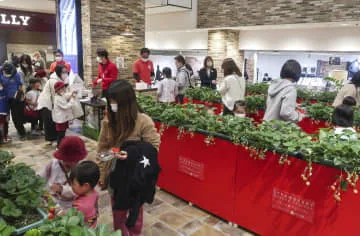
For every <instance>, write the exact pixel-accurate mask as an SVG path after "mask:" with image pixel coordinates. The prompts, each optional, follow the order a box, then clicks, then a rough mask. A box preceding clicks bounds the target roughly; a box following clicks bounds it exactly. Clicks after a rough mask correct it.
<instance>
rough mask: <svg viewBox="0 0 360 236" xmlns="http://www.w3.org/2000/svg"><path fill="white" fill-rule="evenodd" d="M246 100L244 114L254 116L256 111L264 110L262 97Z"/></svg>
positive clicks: (264, 102)
mask: <svg viewBox="0 0 360 236" xmlns="http://www.w3.org/2000/svg"><path fill="white" fill-rule="evenodd" d="M245 100H246V113H247V114H254V113H257V112H258V110H265V107H266V97H265V96H264V95H254V96H247V97H246V98H245Z"/></svg>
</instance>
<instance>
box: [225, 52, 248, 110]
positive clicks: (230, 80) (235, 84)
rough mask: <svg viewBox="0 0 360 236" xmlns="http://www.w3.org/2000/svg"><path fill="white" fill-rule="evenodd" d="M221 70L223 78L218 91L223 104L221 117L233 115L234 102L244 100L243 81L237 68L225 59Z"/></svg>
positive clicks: (232, 61) (229, 59)
mask: <svg viewBox="0 0 360 236" xmlns="http://www.w3.org/2000/svg"><path fill="white" fill-rule="evenodd" d="M221 68H222V69H223V70H224V77H225V78H224V81H223V82H222V83H221V84H220V86H219V88H218V91H219V93H220V95H221V100H222V102H223V104H224V111H223V115H234V113H233V110H234V105H235V102H236V101H239V100H245V89H246V83H245V79H244V77H242V74H241V72H240V69H239V67H238V66H237V65H236V63H235V61H234V60H233V59H231V58H227V59H225V60H224V62H223V64H222V66H221Z"/></svg>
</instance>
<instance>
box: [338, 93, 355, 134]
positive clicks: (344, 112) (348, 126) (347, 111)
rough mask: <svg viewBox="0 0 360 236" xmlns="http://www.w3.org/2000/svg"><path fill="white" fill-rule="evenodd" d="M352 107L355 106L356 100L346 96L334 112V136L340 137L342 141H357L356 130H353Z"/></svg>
mask: <svg viewBox="0 0 360 236" xmlns="http://www.w3.org/2000/svg"><path fill="white" fill-rule="evenodd" d="M354 106H356V99H355V98H353V97H350V96H348V97H345V98H344V100H343V103H342V104H341V105H339V106H337V107H336V108H335V110H334V113H333V117H332V120H333V124H334V125H335V134H337V135H341V136H340V139H342V140H349V139H357V135H356V130H355V129H354V128H353V126H354V109H353V107H354Z"/></svg>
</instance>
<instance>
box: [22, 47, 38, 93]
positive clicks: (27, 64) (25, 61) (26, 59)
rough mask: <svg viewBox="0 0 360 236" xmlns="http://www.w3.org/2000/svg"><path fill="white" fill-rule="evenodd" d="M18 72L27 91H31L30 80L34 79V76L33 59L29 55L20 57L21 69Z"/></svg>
mask: <svg viewBox="0 0 360 236" xmlns="http://www.w3.org/2000/svg"><path fill="white" fill-rule="evenodd" d="M18 72H19V74H20V76H21V79H22V80H23V82H24V88H25V90H26V91H28V90H30V89H31V88H30V80H32V79H34V76H33V68H32V63H31V58H30V56H29V55H26V54H24V55H22V56H21V57H20V67H19V68H18Z"/></svg>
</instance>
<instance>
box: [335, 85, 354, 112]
mask: <svg viewBox="0 0 360 236" xmlns="http://www.w3.org/2000/svg"><path fill="white" fill-rule="evenodd" d="M348 96H350V97H353V98H355V99H356V105H357V106H359V105H360V94H359V92H358V91H357V89H356V87H355V85H354V84H345V85H344V86H343V87H342V88H341V89H340V91H339V93H338V94H337V96H336V98H335V100H334V103H333V106H334V107H337V106H339V105H341V104H342V103H343V100H344V98H345V97H348Z"/></svg>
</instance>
